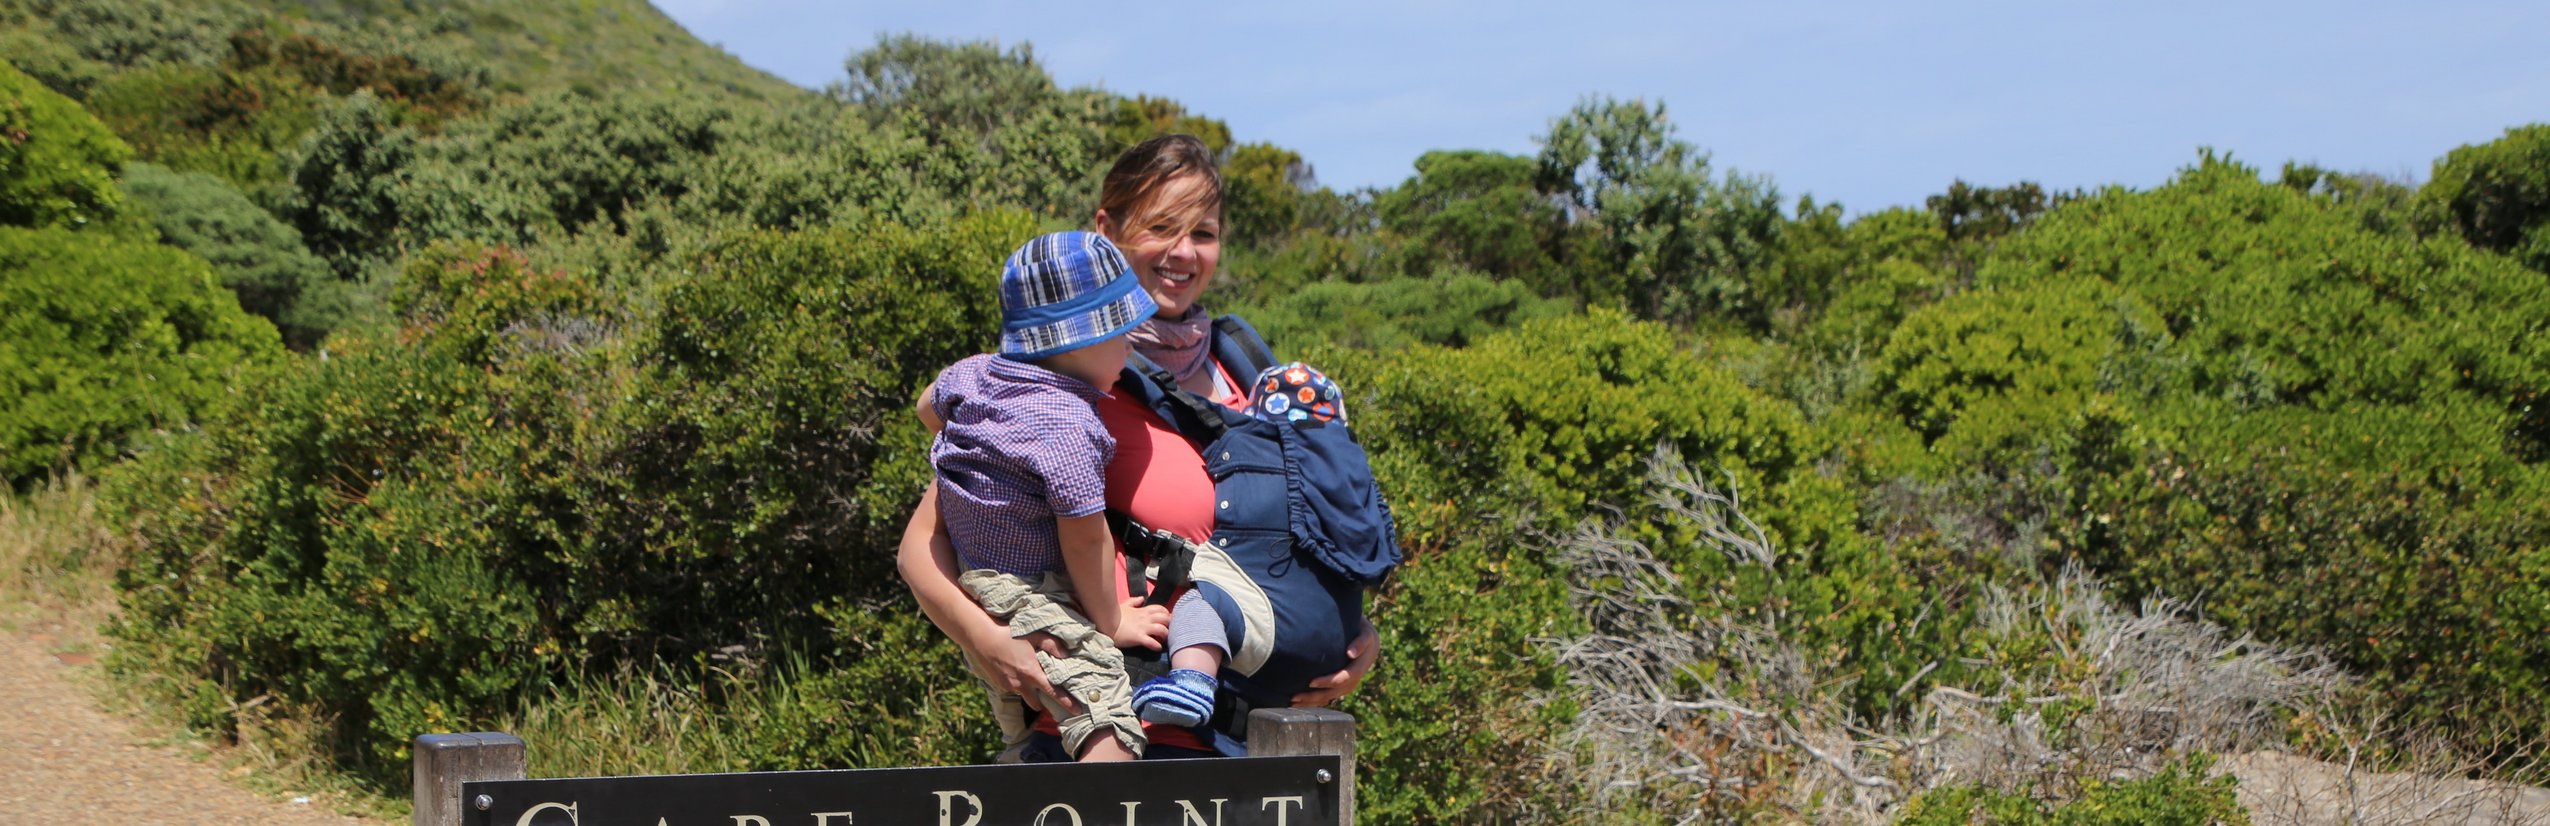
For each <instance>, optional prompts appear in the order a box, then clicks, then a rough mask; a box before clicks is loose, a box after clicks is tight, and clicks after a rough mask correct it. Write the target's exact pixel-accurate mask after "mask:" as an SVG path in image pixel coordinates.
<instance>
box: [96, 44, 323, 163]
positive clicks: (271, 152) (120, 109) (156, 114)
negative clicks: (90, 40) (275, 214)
mask: <svg viewBox="0 0 2550 826" xmlns="http://www.w3.org/2000/svg"><path fill="white" fill-rule="evenodd" d="M322 103H323V99H322V97H321V96H320V95H319V94H318V92H317V91H316V90H314V89H311V88H309V87H308V86H305V85H302V84H301V83H299V82H298V81H295V80H293V79H291V78H288V77H284V76H282V75H279V74H277V73H274V72H233V71H225V70H220V69H213V68H207V67H202V66H189V65H168V66H160V67H154V68H149V69H134V70H130V71H126V72H122V73H119V74H117V75H115V76H114V77H113V78H110V79H108V80H107V81H106V82H105V83H103V84H100V85H99V86H98V88H97V90H96V91H95V92H93V93H91V94H90V95H89V102H88V105H89V108H90V110H92V111H94V112H96V113H97V116H98V118H99V119H100V120H103V121H105V122H106V123H107V125H108V126H110V127H113V128H114V130H115V132H116V134H118V135H120V136H122V137H123V138H124V140H125V141H127V142H129V143H131V144H132V145H133V148H134V150H135V151H136V152H137V153H139V155H140V156H141V157H142V158H143V159H146V160H150V161H153V162H156V163H159V164H162V165H165V166H168V167H170V168H173V169H178V170H181V171H187V172H206V173H211V174H214V175H219V176H221V177H222V178H225V179H227V180H229V181H230V182H231V183H232V184H234V185H237V186H239V187H240V188H242V189H245V190H250V191H255V190H258V189H261V188H263V187H267V186H271V185H274V184H275V183H277V182H279V181H280V180H281V179H282V177H283V172H284V169H283V163H282V161H281V160H280V156H281V155H282V153H284V152H285V151H286V150H289V149H291V148H292V147H293V146H294V145H295V144H297V143H298V142H299V141H300V139H301V136H302V134H303V133H305V132H307V131H308V130H309V129H310V127H311V126H312V125H314V124H316V123H317V121H318V108H319V106H320V105H321V104H322Z"/></svg>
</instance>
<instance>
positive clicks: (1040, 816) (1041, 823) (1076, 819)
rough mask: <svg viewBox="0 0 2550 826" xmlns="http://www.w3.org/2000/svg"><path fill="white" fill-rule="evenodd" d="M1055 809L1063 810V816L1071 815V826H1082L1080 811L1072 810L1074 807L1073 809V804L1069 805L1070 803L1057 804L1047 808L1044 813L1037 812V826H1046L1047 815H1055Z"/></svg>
mask: <svg viewBox="0 0 2550 826" xmlns="http://www.w3.org/2000/svg"><path fill="white" fill-rule="evenodd" d="M1055 809H1061V810H1062V813H1063V814H1067V815H1070V816H1071V826H1081V825H1080V810H1079V809H1074V808H1072V807H1071V804H1069V803H1056V804H1054V805H1051V806H1047V807H1045V808H1044V810H1043V811H1039V812H1037V813H1036V826H1045V816H1046V815H1050V814H1053V813H1054V810H1055Z"/></svg>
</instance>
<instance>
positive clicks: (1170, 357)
mask: <svg viewBox="0 0 2550 826" xmlns="http://www.w3.org/2000/svg"><path fill="white" fill-rule="evenodd" d="M1125 336H1126V338H1127V340H1129V341H1132V342H1133V351H1134V352H1137V353H1141V354H1142V355H1143V357H1144V358H1148V359H1150V360H1151V362H1152V363H1153V364H1157V365H1160V367H1161V369H1165V370H1167V371H1169V375H1171V376H1175V377H1177V380H1178V386H1179V387H1181V388H1184V389H1185V390H1186V391H1187V392H1189V393H1194V394H1196V395H1199V396H1203V397H1205V398H1208V399H1210V398H1218V397H1220V396H1221V393H1220V391H1221V389H1222V383H1221V382H1218V381H1215V380H1214V376H1213V346H1212V344H1213V315H1212V314H1211V313H1207V312H1205V311H1204V307H1203V306H1202V305H1192V304H1191V305H1188V306H1187V308H1186V315H1183V316H1179V317H1178V318H1176V319H1163V318H1159V317H1156V316H1155V317H1153V318H1152V319H1151V320H1149V321H1145V322H1142V326H1139V327H1135V328H1133V332H1130V333H1126V334H1125Z"/></svg>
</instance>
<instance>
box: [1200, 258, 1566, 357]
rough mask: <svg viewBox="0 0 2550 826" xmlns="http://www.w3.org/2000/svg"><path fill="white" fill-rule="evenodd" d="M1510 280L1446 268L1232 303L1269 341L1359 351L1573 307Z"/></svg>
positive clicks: (1466, 339)
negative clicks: (1246, 304)
mask: <svg viewBox="0 0 2550 826" xmlns="http://www.w3.org/2000/svg"><path fill="white" fill-rule="evenodd" d="M1574 310H1575V308H1574V307H1572V306H1569V305H1568V304H1566V303H1564V302H1560V301H1553V300H1550V299H1546V298H1542V297H1540V296H1538V295H1534V294H1533V293H1532V291H1531V288H1529V287H1526V286H1524V285H1523V284H1522V283H1521V282H1517V281H1504V280H1497V279H1492V278H1488V277H1485V276H1481V275H1478V274H1475V273H1468V272H1459V271H1452V272H1446V273H1443V274H1440V275H1437V276H1436V277H1433V278H1426V279H1417V278H1396V279H1389V280H1384V281H1376V282H1369V283H1360V284H1359V283H1352V282H1345V281H1322V282H1318V283H1314V284H1310V285H1307V286H1304V287H1302V288H1300V289H1297V290H1294V291H1292V292H1290V293H1288V294H1286V295H1284V296H1283V297H1281V298H1278V299H1276V300H1275V302H1274V303H1273V304H1272V305H1271V306H1268V307H1266V308H1264V309H1250V308H1240V309H1239V312H1241V313H1242V314H1244V315H1245V316H1246V317H1247V318H1248V319H1249V321H1250V322H1251V323H1254V324H1256V325H1257V326H1258V328H1259V329H1261V330H1264V331H1265V332H1266V335H1268V336H1270V337H1272V338H1273V339H1275V340H1277V341H1325V342H1328V343H1331V344H1336V345H1340V346H1345V347H1359V348H1363V349H1367V350H1395V349H1399V348H1402V347H1407V346H1409V345H1414V344H1433V345H1438V346H1446V347H1461V346H1466V345H1468V344H1469V343H1470V342H1472V341H1476V340H1478V339H1481V338H1485V337H1487V336H1488V335H1490V334H1492V333H1495V332H1497V331H1499V330H1504V329H1507V328H1510V327H1512V326H1514V325H1517V324H1521V323H1524V322H1527V321H1534V320H1538V319H1545V318H1555V317H1557V316H1561V315H1565V314H1568V313H1571V312H1574Z"/></svg>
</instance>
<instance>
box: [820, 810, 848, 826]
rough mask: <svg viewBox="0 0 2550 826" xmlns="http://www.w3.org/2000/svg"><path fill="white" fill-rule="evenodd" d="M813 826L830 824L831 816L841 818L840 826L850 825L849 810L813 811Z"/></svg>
mask: <svg viewBox="0 0 2550 826" xmlns="http://www.w3.org/2000/svg"><path fill="white" fill-rule="evenodd" d="M812 814H813V815H814V816H815V826H832V819H833V818H836V817H837V818H841V826H850V813H849V812H813V813H812Z"/></svg>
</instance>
